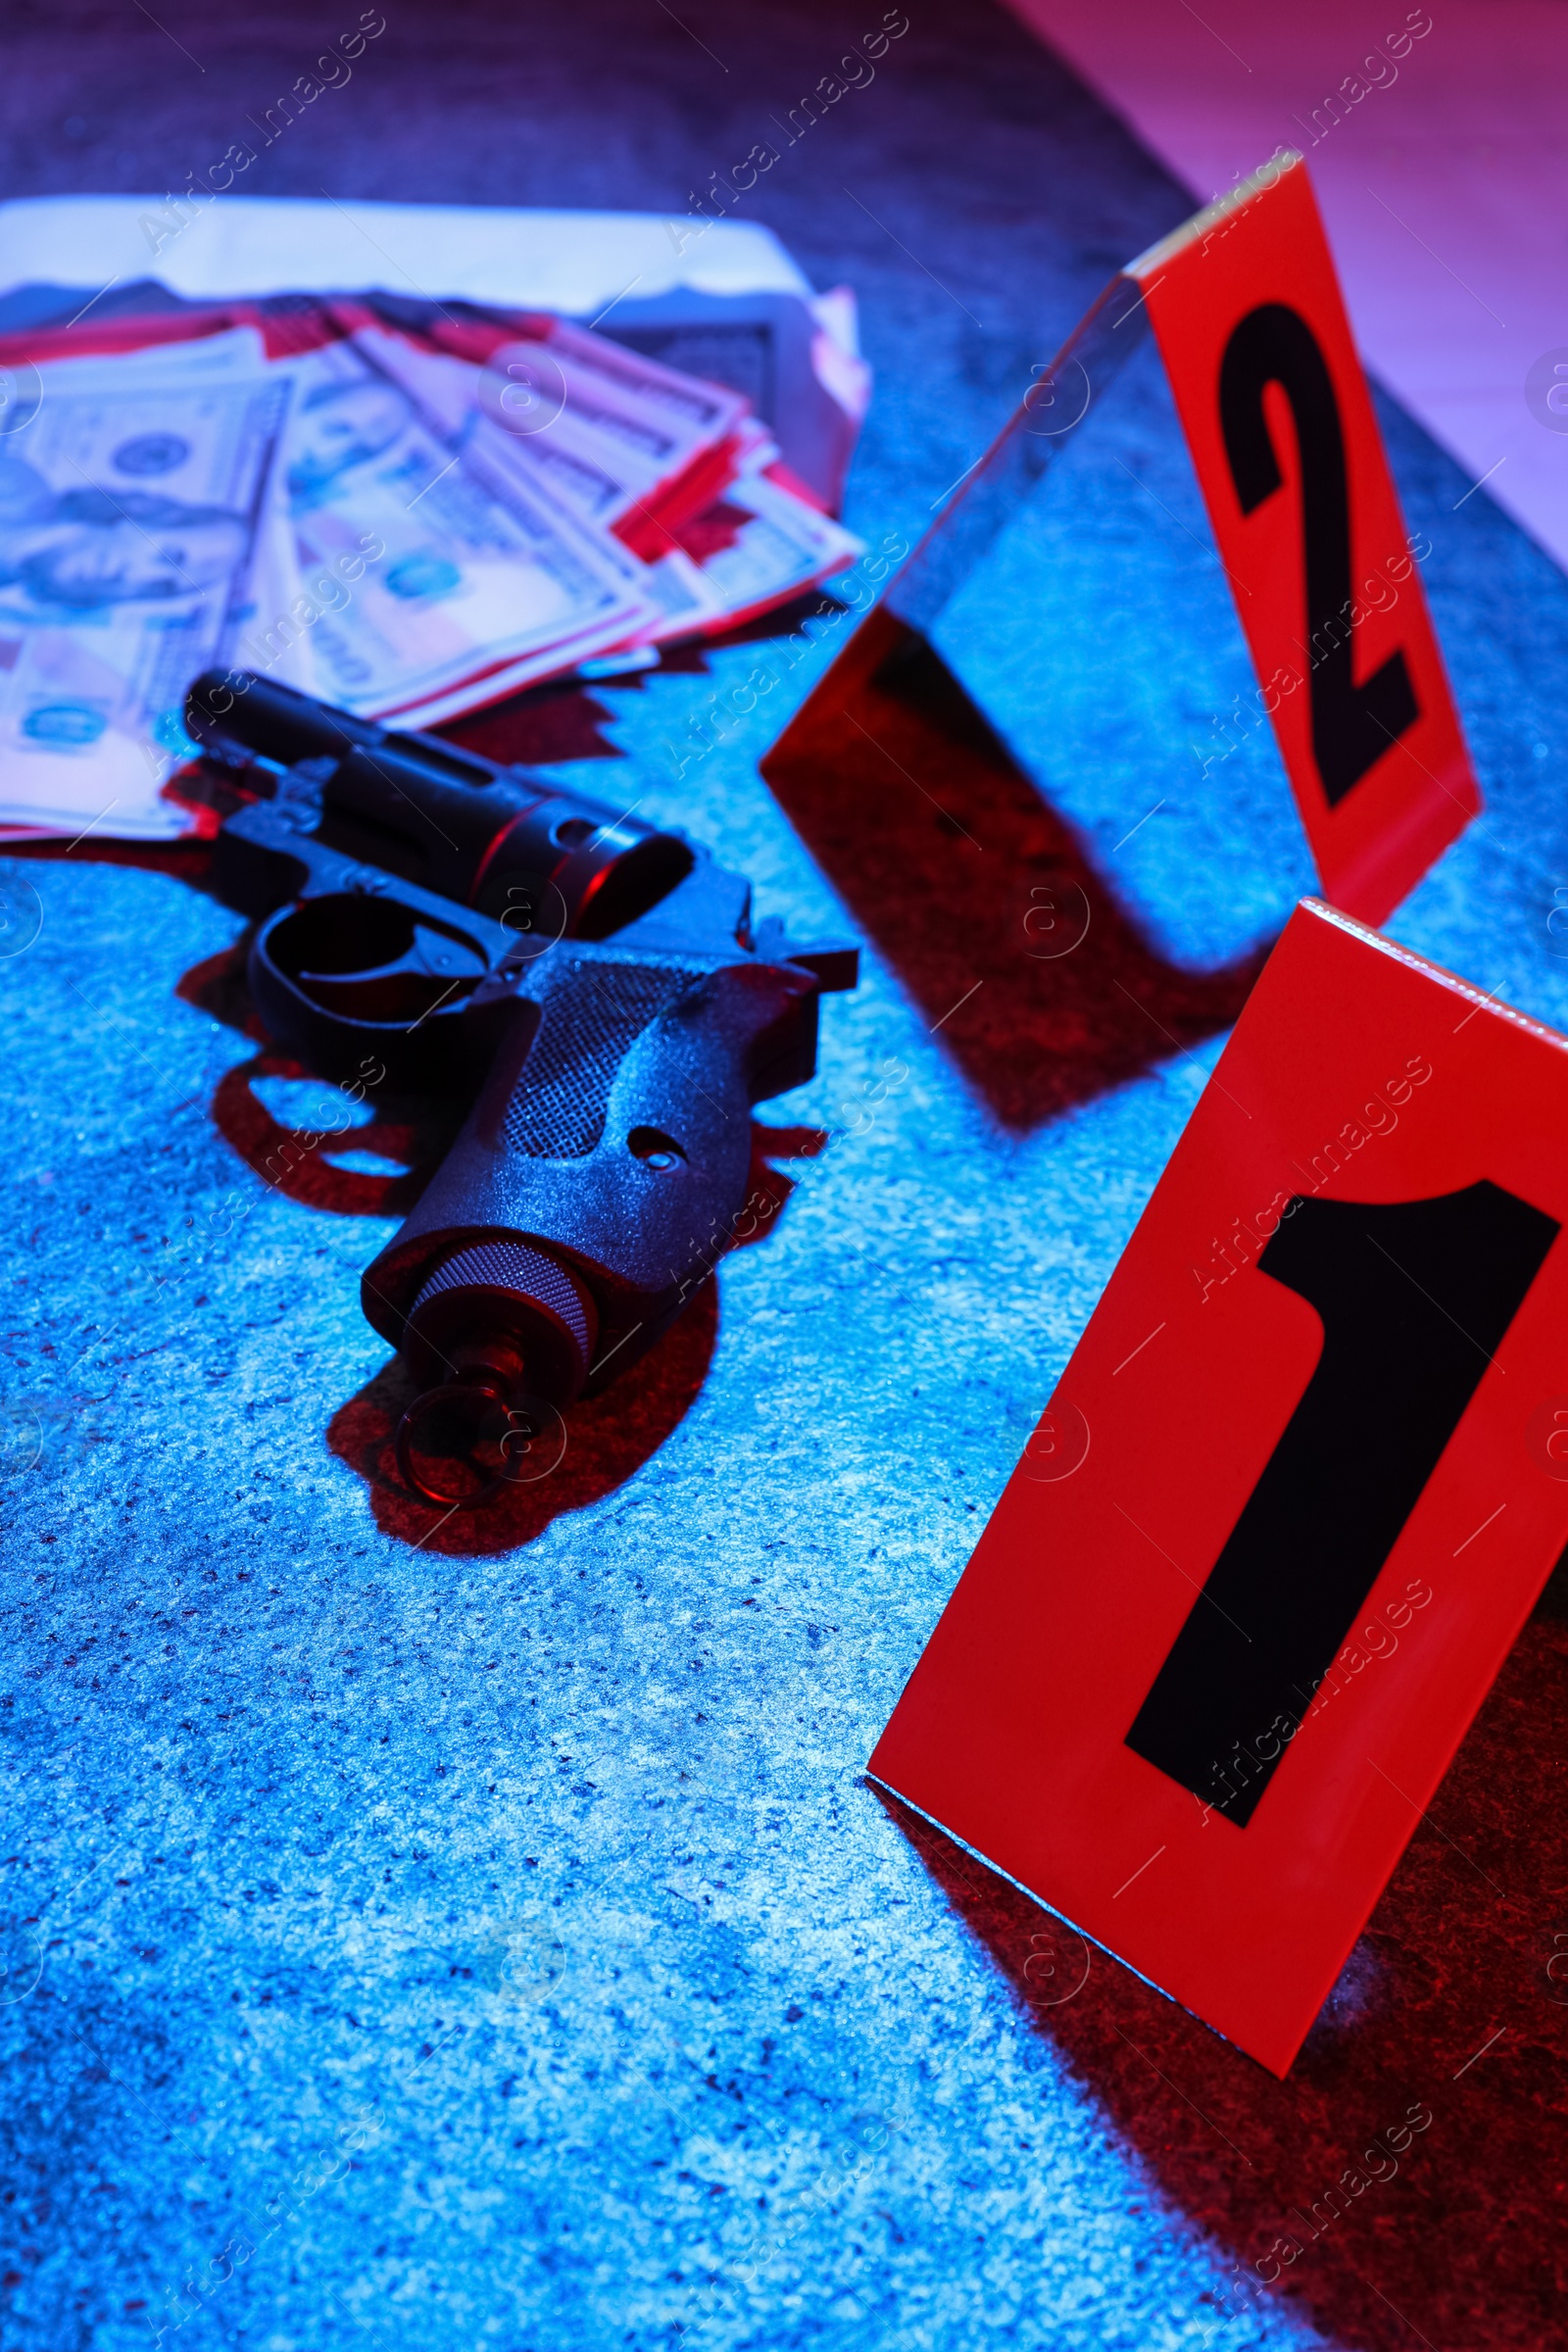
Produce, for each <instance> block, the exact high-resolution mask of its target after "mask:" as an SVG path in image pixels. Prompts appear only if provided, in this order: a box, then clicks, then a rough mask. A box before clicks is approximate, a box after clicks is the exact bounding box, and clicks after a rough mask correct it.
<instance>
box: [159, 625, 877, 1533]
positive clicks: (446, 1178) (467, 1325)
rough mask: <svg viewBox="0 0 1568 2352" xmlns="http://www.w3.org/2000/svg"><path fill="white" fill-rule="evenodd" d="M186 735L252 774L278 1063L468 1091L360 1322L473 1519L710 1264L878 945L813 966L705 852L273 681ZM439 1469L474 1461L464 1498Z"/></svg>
mask: <svg viewBox="0 0 1568 2352" xmlns="http://www.w3.org/2000/svg"><path fill="white" fill-rule="evenodd" d="M185 720H186V726H187V728H188V730H189V733H190V735H191V737H192V739H193V740H194V741H196V742H199V743H200V744H201V745H202V746H203V747H204V749H205V750H206V751H207V752H208V753H209V755H210V756H212V757H215V758H216V759H218V760H221V761H223V762H225V763H226V765H227V766H228V767H229V768H230V769H231V770H232V769H235V768H237V769H239V770H240V771H241V772H240V775H239V777H238V778H237V779H236V781H237V782H238V783H239V785H240V786H241V787H242V789H243V795H244V796H245V797H244V799H243V805H242V806H240V807H239V808H238V809H235V810H234V812H233V813H231V814H229V815H228V816H227V817H226V819H225V821H224V823H223V825H222V828H221V832H220V834H219V837H218V841H217V845H216V852H215V862H214V875H213V879H214V885H215V888H216V889H217V890H218V892H219V894H220V895H221V897H222V898H224V899H225V900H226V901H227V902H228V904H229V905H231V906H233V907H236V908H237V909H238V910H239V911H240V912H242V913H244V914H246V915H249V916H251V917H252V918H254V919H256V921H257V923H258V928H257V930H256V932H255V934H254V937H253V939H252V943H251V948H250V960H249V979H250V988H251V994H252V998H253V1000H254V1002H255V1005H256V1007H257V1010H258V1011H259V1013H260V1015H261V1018H262V1020H263V1022H264V1023H265V1025H266V1027H267V1029H268V1031H269V1032H270V1035H271V1037H272V1038H273V1040H274V1041H275V1042H276V1044H277V1045H278V1046H280V1047H281V1048H282V1049H283V1050H284V1051H286V1052H287V1053H289V1054H292V1055H293V1056H295V1057H296V1058H297V1059H298V1060H299V1061H301V1062H303V1063H304V1064H305V1065H306V1067H307V1068H309V1069H311V1070H314V1071H316V1072H318V1073H319V1075H321V1076H322V1077H325V1078H331V1079H337V1080H340V1081H341V1080H343V1079H345V1078H347V1077H349V1076H350V1074H351V1073H353V1072H355V1071H357V1070H359V1069H361V1068H363V1067H364V1066H365V1064H366V1061H367V1057H368V1055H369V1056H373V1059H374V1060H375V1061H379V1062H380V1063H382V1064H384V1066H385V1069H386V1072H387V1075H388V1077H389V1079H390V1082H391V1085H392V1086H393V1087H394V1088H395V1089H397V1090H399V1091H400V1092H407V1093H440V1094H445V1095H449V1096H450V1095H457V1096H460V1097H463V1098H466V1099H467V1098H471V1107H470V1108H469V1109H468V1112H467V1116H466V1121H465V1123H464V1125H463V1127H462V1129H461V1132H460V1133H459V1134H458V1136H457V1140H456V1141H455V1143H454V1144H453V1146H452V1148H451V1150H450V1152H448V1153H447V1155H446V1157H445V1159H444V1160H443V1161H442V1163H441V1165H440V1167H439V1169H438V1170H437V1172H436V1174H435V1176H434V1178H433V1180H432V1181H431V1183H430V1184H429V1186H428V1188H427V1189H426V1190H425V1192H424V1193H423V1195H422V1196H421V1198H420V1200H419V1202H418V1205H417V1208H416V1209H415V1211H414V1213H413V1215H412V1216H411V1217H410V1218H409V1219H408V1221H407V1223H406V1224H405V1225H404V1227H403V1229H402V1231H401V1232H400V1233H399V1234H398V1235H397V1236H396V1237H395V1239H394V1240H393V1241H392V1242H391V1243H389V1244H388V1246H387V1248H386V1249H385V1250H382V1251H381V1254H380V1255H379V1257H377V1258H376V1259H375V1261H374V1262H373V1264H372V1265H370V1266H369V1267H368V1270H367V1272H366V1274H365V1276H364V1280H363V1283H362V1286H361V1303H362V1304H363V1306H364V1309H365V1313H366V1315H367V1317H368V1320H369V1322H370V1323H371V1324H372V1325H373V1326H374V1328H375V1330H376V1331H378V1332H379V1333H380V1334H381V1336H382V1337H383V1338H384V1339H386V1340H387V1341H389V1342H390V1343H391V1344H392V1345H393V1346H394V1347H396V1348H400V1349H401V1350H402V1352H403V1355H404V1357H405V1358H406V1360H407V1361H408V1363H409V1365H410V1367H411V1369H412V1371H413V1373H414V1375H415V1378H416V1379H417V1382H418V1383H419V1388H420V1394H419V1396H417V1397H416V1398H415V1400H414V1402H413V1403H411V1404H410V1405H409V1407H408V1409H407V1411H406V1412H405V1413H404V1415H403V1417H402V1421H401V1422H400V1424H399V1428H398V1433H397V1458H398V1462H399V1465H400V1467H401V1469H402V1472H403V1475H404V1477H405V1478H406V1479H407V1480H408V1482H409V1484H410V1485H411V1486H412V1487H414V1488H416V1489H417V1491H418V1492H419V1493H420V1494H422V1495H425V1496H427V1497H428V1498H429V1499H430V1500H431V1501H437V1502H441V1503H444V1504H446V1505H448V1506H449V1507H473V1506H474V1505H476V1504H478V1503H480V1502H483V1501H485V1500H487V1499H488V1498H489V1497H490V1496H491V1495H494V1494H495V1493H497V1492H498V1491H500V1489H501V1488H502V1487H503V1486H504V1484H505V1483H506V1480H507V1477H508V1474H509V1448H512V1447H514V1446H516V1447H517V1448H518V1449H519V1450H525V1449H526V1447H527V1446H528V1444H529V1443H530V1441H531V1438H532V1437H533V1436H534V1435H536V1434H537V1431H538V1427H539V1423H540V1420H541V1417H542V1415H544V1414H549V1413H559V1412H560V1410H561V1408H562V1407H564V1406H565V1405H568V1404H570V1403H571V1402H572V1400H573V1399H574V1398H576V1397H583V1396H592V1395H594V1394H596V1393H597V1392H598V1391H599V1390H600V1389H602V1388H603V1387H604V1386H605V1385H606V1384H607V1383H608V1382H609V1381H611V1380H612V1379H613V1378H614V1377H615V1376H616V1375H617V1374H618V1373H620V1372H622V1371H624V1370H625V1368H626V1367H627V1366H628V1365H629V1364H631V1363H633V1362H634V1361H635V1360H636V1358H637V1357H638V1356H639V1355H641V1354H642V1353H643V1351H644V1350H645V1349H646V1348H649V1347H650V1346H651V1345H652V1344H653V1342H654V1341H655V1340H656V1339H657V1338H658V1337H659V1335H660V1333H661V1332H662V1331H663V1330H664V1329H665V1327H666V1326H667V1325H668V1324H669V1323H670V1322H671V1321H672V1320H673V1318H674V1316H675V1315H676V1314H677V1313H678V1312H679V1311H680V1308H681V1307H682V1306H683V1305H684V1304H685V1302H686V1300H687V1299H689V1298H690V1297H691V1295H692V1293H693V1292H694V1290H695V1289H696V1288H697V1287H698V1285H699V1284H700V1282H701V1281H702V1279H703V1277H704V1275H705V1274H707V1273H708V1272H709V1271H711V1266H712V1263H713V1260H714V1258H715V1257H716V1255H717V1254H718V1252H719V1250H721V1249H722V1248H723V1247H724V1245H725V1243H726V1241H727V1240H728V1239H729V1237H730V1234H731V1232H732V1230H733V1226H734V1221H735V1219H736V1218H737V1217H738V1215H739V1213H740V1212H741V1210H742V1208H743V1205H744V1202H745V1198H746V1189H747V1182H748V1175H749V1170H750V1165H751V1152H750V1137H751V1119H750V1113H751V1107H752V1105H753V1103H760V1102H762V1101H764V1100H766V1099H767V1098H769V1097H771V1096H774V1095H779V1094H783V1093H784V1092H786V1090H787V1089H789V1088H790V1087H795V1086H800V1085H802V1084H803V1083H804V1082H805V1081H806V1080H807V1079H809V1077H811V1076H812V1075H813V1073H814V1071H815V1067H816V1022H817V998H818V995H819V994H820V993H821V992H822V991H824V990H837V989H847V988H853V987H854V986H855V984H856V979H857V961H858V951H857V950H856V949H855V948H853V947H843V946H828V947H816V948H807V947H787V946H786V945H785V941H784V937H783V929H782V925H780V924H779V923H778V922H776V921H772V922H764V923H760V924H759V925H757V926H756V927H755V928H754V926H753V921H752V909H751V886H750V884H749V883H748V882H747V881H746V879H745V877H744V876H742V875H740V874H734V873H730V872H727V871H726V870H725V869H724V868H723V867H722V866H719V865H716V864H714V862H713V861H712V859H711V858H709V857H708V856H707V855H706V854H705V853H704V852H703V851H702V850H701V849H699V848H698V847H697V846H696V845H695V844H693V843H691V842H689V841H687V840H686V839H685V838H684V837H683V836H682V835H681V834H679V833H674V832H661V831H657V830H656V829H655V828H653V827H652V826H649V825H645V824H641V823H639V822H637V821H636V820H635V819H634V818H633V817H632V816H631V815H630V814H627V815H624V816H617V815H615V813H614V812H613V809H607V808H603V807H601V806H600V805H599V804H597V803H595V802H593V801H589V800H584V799H581V798H579V797H578V796H577V795H576V794H574V793H569V792H564V791H563V790H562V789H561V788H560V787H559V785H556V784H554V783H551V782H548V781H547V780H545V779H544V778H543V777H541V776H538V775H536V774H534V773H532V772H530V771H529V770H528V769H526V768H523V767H500V766H497V765H496V764H495V763H494V762H493V761H491V760H483V759H480V758H478V757H477V756H476V755H475V754H473V753H471V752H466V751H462V750H460V749H459V748H458V747H457V746H456V745H454V744H450V743H446V742H444V741H442V740H441V739H440V738H439V737H437V736H432V735H419V734H398V733H395V732H392V731H389V730H388V729H387V728H385V727H381V726H378V725H376V724H375V723H374V722H373V721H370V720H367V719H361V718H355V717H352V716H350V715H349V714H348V713H347V712H346V711H334V710H330V709H328V708H326V707H325V706H324V705H322V704H319V703H316V702H313V701H311V700H310V698H309V697H307V696H305V695H302V694H297V693H295V692H294V691H292V690H291V689H290V688H287V687H283V686H279V685H276V684H274V683H272V682H271V681H270V680H269V679H266V678H263V677H259V676H256V675H255V674H253V673H251V672H248V671H220V670H210V671H208V672H206V673H205V674H204V675H203V676H202V677H200V678H198V679H197V680H196V682H195V684H194V685H193V686H192V687H191V689H190V692H189V694H188V696H187V699H186V707H185ZM427 1415H430V1416H434V1420H433V1421H432V1424H431V1431H433V1430H434V1428H435V1422H437V1421H438V1422H439V1423H440V1424H441V1425H442V1426H443V1427H444V1429H445V1430H446V1432H447V1435H446V1437H445V1438H444V1440H440V1441H439V1442H438V1439H437V1437H436V1436H434V1435H432V1434H431V1431H426V1433H425V1436H424V1437H423V1438H421V1437H420V1435H419V1432H420V1430H421V1425H422V1424H423V1423H424V1421H425V1417H426V1416H427ZM454 1426H456V1427H459V1428H460V1429H462V1430H463V1431H464V1433H465V1434H464V1435H463V1436H462V1438H461V1439H460V1440H458V1441H454V1439H453V1438H452V1436H451V1431H452V1429H453V1428H454ZM432 1453H434V1454H442V1453H445V1454H447V1455H451V1454H453V1453H457V1454H458V1455H460V1456H463V1457H465V1458H466V1463H467V1467H466V1472H465V1476H464V1481H463V1483H462V1484H461V1485H460V1487H459V1490H458V1492H457V1493H455V1494H454V1493H452V1492H449V1491H448V1490H447V1488H446V1487H445V1486H443V1485H438V1484H437V1483H435V1481H434V1480H433V1479H432V1477H431V1475H430V1473H429V1470H428V1469H427V1468H422V1467H421V1466H420V1464H421V1461H423V1460H426V1459H427V1458H428V1457H429V1456H430V1455H431V1454H432ZM481 1457H482V1458H481ZM497 1457H499V1461H500V1467H499V1468H497V1469H494V1470H489V1471H487V1470H486V1468H485V1464H486V1463H487V1462H489V1461H492V1460H494V1459H496V1458H497Z"/></svg>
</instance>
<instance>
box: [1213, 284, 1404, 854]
mask: <svg viewBox="0 0 1568 2352" xmlns="http://www.w3.org/2000/svg"><path fill="white" fill-rule="evenodd" d="M1266 384H1278V385H1279V386H1280V389H1281V390H1282V391H1283V392H1284V394H1285V397H1286V399H1287V400H1288V401H1289V402H1290V404H1291V414H1292V416H1293V417H1295V419H1296V438H1297V442H1298V445H1299V450H1300V478H1301V548H1302V554H1303V558H1304V562H1305V570H1306V633H1307V637H1308V639H1309V640H1310V644H1311V652H1310V656H1309V659H1310V662H1311V713H1312V757H1313V759H1314V760H1315V761H1316V762H1317V772H1318V774H1319V776H1320V777H1321V778H1322V783H1323V794H1324V798H1325V799H1326V800H1327V802H1328V804H1329V807H1330V808H1331V809H1332V808H1334V807H1336V806H1337V804H1338V803H1339V802H1341V801H1343V800H1344V798H1345V796H1346V794H1347V793H1348V792H1349V791H1350V790H1351V789H1352V788H1353V787H1354V786H1355V785H1357V784H1359V783H1360V781H1361V778H1362V777H1363V776H1364V775H1365V774H1366V772H1367V770H1368V768H1370V767H1371V766H1373V765H1374V764H1375V762H1376V761H1377V760H1381V759H1382V757H1383V755H1384V753H1385V752H1387V751H1390V750H1392V748H1393V747H1394V745H1395V744H1396V743H1397V741H1398V739H1399V737H1400V736H1401V735H1402V734H1404V733H1405V731H1406V729H1407V728H1410V727H1412V726H1414V724H1415V722H1416V720H1417V719H1418V718H1419V717H1420V715H1421V706H1420V705H1419V703H1418V702H1417V701H1416V699H1415V688H1414V687H1413V686H1412V684H1411V683H1410V671H1409V667H1408V664H1407V663H1406V662H1405V659H1404V656H1403V654H1401V653H1393V654H1390V656H1389V658H1388V660H1387V661H1386V662H1383V663H1382V664H1381V665H1380V666H1379V667H1378V668H1377V669H1375V670H1374V671H1373V672H1372V675H1371V676H1370V677H1369V678H1368V679H1367V680H1366V681H1365V683H1364V684H1363V685H1360V686H1357V685H1356V684H1355V682H1354V666H1353V655H1354V646H1353V643H1352V640H1351V634H1350V611H1351V607H1352V604H1353V602H1354V592H1353V590H1352V588H1351V585H1350V493H1349V481H1348V475H1347V472H1346V466H1345V435H1344V433H1343V432H1342V430H1341V429H1340V411H1339V404H1338V402H1337V401H1336V400H1335V397H1334V381H1333V378H1332V377H1331V376H1330V374H1329V369H1328V362H1327V361H1326V360H1325V359H1324V357H1323V354H1322V352H1321V351H1320V349H1319V348H1318V342H1317V337H1316V336H1315V335H1314V334H1313V332H1312V330H1311V328H1310V327H1309V326H1308V325H1307V323H1306V320H1305V319H1303V318H1302V317H1301V315H1300V313H1299V311H1293V310H1289V309H1287V307H1286V306H1285V304H1284V303H1282V302H1265V303H1260V304H1259V306H1258V308H1257V309H1256V310H1255V311H1249V312H1248V314H1247V317H1246V318H1245V319H1243V320H1242V322H1241V324H1240V325H1239V326H1238V327H1237V328H1236V330H1235V332H1234V333H1233V334H1232V336H1231V339H1230V341H1229V342H1228V343H1227V344H1226V346H1225V357H1224V359H1223V360H1222V361H1221V363H1220V371H1219V416H1220V428H1221V430H1222V432H1223V433H1224V436H1225V455H1226V456H1227V458H1228V459H1229V460H1230V467H1231V477H1232V479H1233V480H1234V482H1235V484H1236V495H1237V497H1238V498H1239V499H1240V501H1241V507H1242V513H1243V514H1244V515H1250V514H1251V513H1252V511H1253V509H1254V508H1256V507H1260V506H1261V505H1262V504H1263V502H1264V500H1265V499H1267V498H1272V497H1273V495H1274V493H1275V491H1276V490H1278V489H1279V488H1280V485H1281V482H1282V480H1283V476H1282V475H1281V472H1280V466H1279V459H1278V457H1277V456H1276V455H1275V450H1274V444H1273V441H1272V440H1271V438H1270V436H1269V429H1268V419H1267V418H1266V417H1265V416H1264V414H1263V388H1264V386H1265V385H1266Z"/></svg>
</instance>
